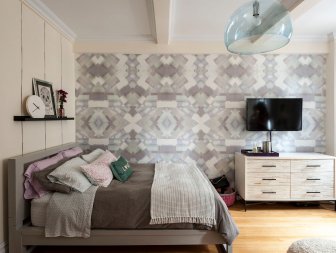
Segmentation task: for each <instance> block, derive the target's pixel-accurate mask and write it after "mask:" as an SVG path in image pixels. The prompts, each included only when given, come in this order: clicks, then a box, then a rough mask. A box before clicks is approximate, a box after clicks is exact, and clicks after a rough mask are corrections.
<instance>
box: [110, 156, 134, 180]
mask: <svg viewBox="0 0 336 253" xmlns="http://www.w3.org/2000/svg"><path fill="white" fill-rule="evenodd" d="M110 167H111V170H112V173H113V175H114V176H115V177H116V178H117V179H118V180H119V181H121V182H125V181H127V179H128V178H129V177H130V176H131V175H132V173H133V170H132V168H131V167H130V165H129V163H128V161H127V160H126V159H125V158H123V157H122V156H120V157H119V158H118V160H117V161H114V162H112V163H111V166H110Z"/></svg>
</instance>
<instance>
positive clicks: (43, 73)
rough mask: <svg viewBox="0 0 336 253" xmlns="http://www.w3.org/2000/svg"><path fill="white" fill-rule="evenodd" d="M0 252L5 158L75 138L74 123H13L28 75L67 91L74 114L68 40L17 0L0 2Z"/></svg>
mask: <svg viewBox="0 0 336 253" xmlns="http://www.w3.org/2000/svg"><path fill="white" fill-rule="evenodd" d="M0 35H1V36H0V55H1V57H0V76H1V92H0V101H1V106H0V113H1V117H2V119H1V121H0V122H1V123H0V187H1V188H0V189H1V195H0V205H1V206H0V228H1V229H0V252H2V250H3V249H2V248H1V245H4V242H6V241H7V238H8V235H7V234H6V233H7V180H6V179H7V166H6V159H7V158H8V157H11V156H14V155H20V154H24V153H29V152H33V151H37V150H41V149H45V148H48V147H52V146H56V145H60V144H62V143H68V142H72V141H75V125H74V124H75V122H74V121H69V123H68V122H65V123H62V122H60V121H57V122H44V121H40V122H14V121H13V116H14V115H25V114H26V111H25V100H26V98H27V96H29V95H31V94H32V78H34V77H36V78H39V79H43V80H47V81H49V82H51V83H53V88H54V91H55V92H56V90H58V89H60V88H63V89H64V90H66V91H68V92H69V93H70V97H69V99H68V100H69V103H68V104H66V109H67V112H66V114H67V116H74V115H75V107H74V105H75V98H74V92H75V80H74V72H75V71H74V54H73V50H72V47H73V45H72V43H71V42H69V41H68V40H67V39H65V38H64V37H63V35H62V34H61V33H60V32H59V31H57V30H56V29H55V28H54V27H52V26H51V25H49V24H48V23H47V22H45V21H44V20H43V19H42V18H41V17H40V16H39V15H37V14H36V13H35V12H34V11H32V10H31V9H30V8H29V7H27V6H26V5H25V3H22V2H21V1H19V0H1V7H0Z"/></svg>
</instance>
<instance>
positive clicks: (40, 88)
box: [33, 78, 57, 118]
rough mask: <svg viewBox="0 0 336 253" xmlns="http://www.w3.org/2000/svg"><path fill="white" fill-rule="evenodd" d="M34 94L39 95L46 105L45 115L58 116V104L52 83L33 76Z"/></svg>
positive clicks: (48, 116) (47, 116)
mask: <svg viewBox="0 0 336 253" xmlns="http://www.w3.org/2000/svg"><path fill="white" fill-rule="evenodd" d="M33 94H34V95H37V96H39V97H40V98H41V99H42V100H43V102H44V105H45V110H46V113H45V117H46V118H50V117H56V116H57V115H56V105H55V98H54V91H53V88H52V83H49V82H47V81H44V80H40V79H37V78H33Z"/></svg>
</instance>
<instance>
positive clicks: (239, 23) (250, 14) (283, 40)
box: [224, 0, 293, 54]
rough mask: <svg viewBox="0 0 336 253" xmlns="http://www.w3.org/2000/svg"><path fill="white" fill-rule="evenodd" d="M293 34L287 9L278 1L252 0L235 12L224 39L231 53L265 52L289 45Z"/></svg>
mask: <svg viewBox="0 0 336 253" xmlns="http://www.w3.org/2000/svg"><path fill="white" fill-rule="evenodd" d="M292 33H293V28H292V22H291V19H290V17H289V13H288V11H287V9H286V8H285V7H284V6H283V5H282V4H281V3H279V2H278V1H277V0H259V1H251V2H249V3H247V4H245V5H243V6H241V7H240V8H239V9H238V10H236V11H235V12H234V13H233V15H232V16H231V17H230V19H229V22H228V24H227V27H226V31H225V36H224V41H225V45H226V48H227V49H228V51H229V52H232V53H236V54H255V53H265V52H269V51H273V50H276V49H278V48H281V47H283V46H285V45H287V44H288V42H289V41H290V38H291V36H292Z"/></svg>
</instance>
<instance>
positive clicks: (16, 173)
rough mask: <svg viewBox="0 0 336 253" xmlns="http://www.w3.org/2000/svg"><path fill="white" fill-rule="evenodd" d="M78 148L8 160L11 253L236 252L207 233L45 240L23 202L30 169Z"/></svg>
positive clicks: (95, 234) (113, 233) (116, 233)
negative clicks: (63, 250) (80, 249)
mask: <svg viewBox="0 0 336 253" xmlns="http://www.w3.org/2000/svg"><path fill="white" fill-rule="evenodd" d="M75 146H78V145H77V144H76V143H69V144H65V145H61V146H56V147H53V148H49V149H45V150H41V151H37V152H34V153H29V154H26V155H22V156H16V157H12V158H10V159H9V160H8V232H9V253H27V252H31V251H32V249H33V248H34V246H38V245H49V246H75V245H76V246H77V245H78V246H84V245H85V246H113V245H119V246H121V245H127V246H129V245H202V244H216V246H217V249H218V251H219V252H223V253H229V252H232V246H231V245H228V244H227V243H226V240H225V238H224V237H223V236H222V235H221V234H219V233H217V232H215V231H207V230H173V229H170V230H166V229H165V230H148V229H147V230H107V229H93V230H91V236H90V237H89V238H77V237H76V238H67V237H55V238H47V237H45V236H44V228H41V227H34V226H32V224H31V222H30V201H27V200H25V199H24V198H23V193H24V186H23V182H24V177H23V173H24V170H25V169H26V167H27V165H29V164H30V163H32V162H34V161H36V160H40V159H42V158H45V157H49V156H51V155H54V154H56V153H58V152H59V151H62V150H65V149H68V148H72V147H75Z"/></svg>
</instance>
